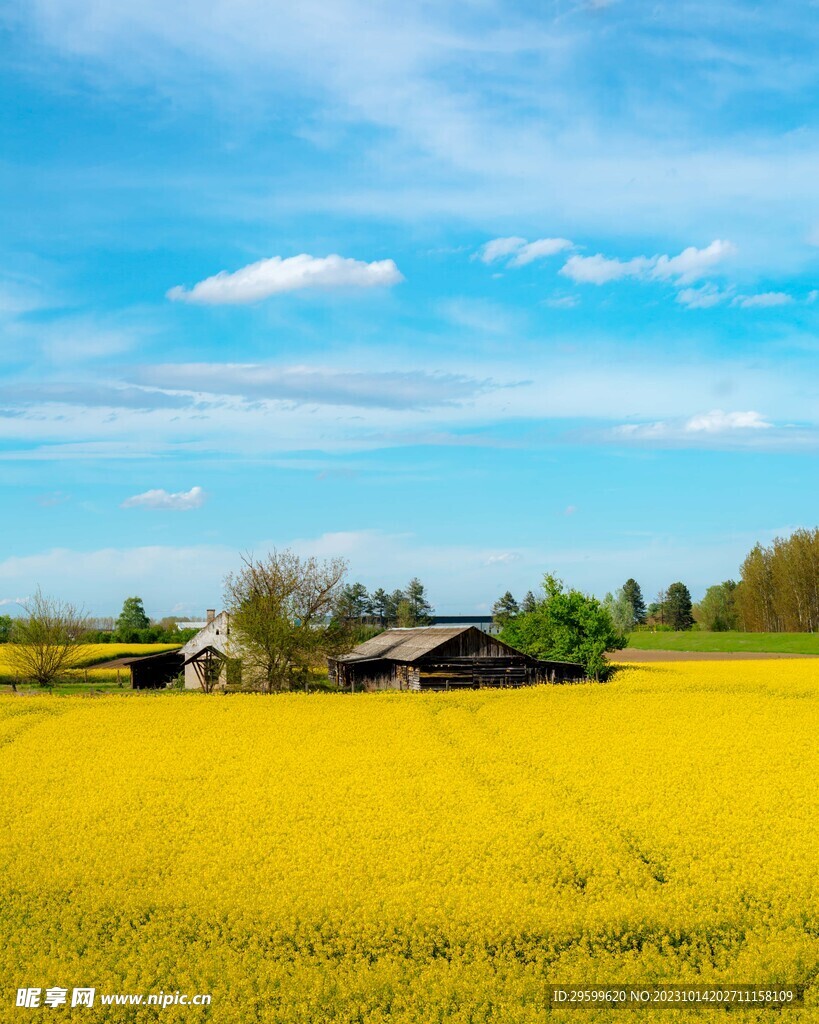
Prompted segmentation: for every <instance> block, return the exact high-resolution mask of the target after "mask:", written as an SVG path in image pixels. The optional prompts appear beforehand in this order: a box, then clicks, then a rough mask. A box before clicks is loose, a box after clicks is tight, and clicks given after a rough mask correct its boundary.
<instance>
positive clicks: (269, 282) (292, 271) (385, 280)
mask: <svg viewBox="0 0 819 1024" xmlns="http://www.w3.org/2000/svg"><path fill="white" fill-rule="evenodd" d="M403 280H404V278H403V276H402V274H401V272H400V271H399V269H398V267H397V266H396V265H395V262H394V260H376V261H375V262H373V263H365V262H364V261H363V260H355V259H345V258H344V257H343V256H337V255H332V256H322V257H317V256H308V255H307V253H302V254H301V255H300V256H289V257H288V258H286V259H283V258H282V257H281V256H273V257H271V258H270V259H266V260H259V261H258V262H257V263H251V264H249V265H248V266H246V267H242V268H241V270H236V271H234V272H233V273H230V272H229V271H227V270H222V271H220V272H219V273H218V274H214V275H213V277H208V278H205V280H204V281H200V282H199V283H198V284H195V285H194V286H193V287H192V288H190V289H188V288H185V287H183V286H182V285H176V286H175V287H173V288H171V289H170V290H169V291H168V293H167V295H168V298H169V299H171V300H172V301H174V302H192V303H200V304H202V305H236V304H243V303H247V302H259V301H260V300H262V299H267V298H270V296H271V295H279V294H281V293H283V292H294V291H302V290H304V289H306V288H319V289H331V288H383V287H389V286H390V285H394V284H398V283H399V282H400V281H403Z"/></svg>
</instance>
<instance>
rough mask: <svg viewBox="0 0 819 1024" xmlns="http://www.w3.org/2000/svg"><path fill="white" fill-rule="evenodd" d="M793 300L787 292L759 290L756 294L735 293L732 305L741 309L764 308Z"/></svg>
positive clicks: (782, 304) (788, 304)
mask: <svg viewBox="0 0 819 1024" xmlns="http://www.w3.org/2000/svg"><path fill="white" fill-rule="evenodd" d="M793 301H794V298H793V296H792V295H789V294H788V293H787V292H760V293H759V294H758V295H737V297H736V298H735V299H734V301H733V303H732V304H733V305H734V306H741V307H742V308H743V309H766V308H769V307H771V306H790V305H791V304H792V303H793Z"/></svg>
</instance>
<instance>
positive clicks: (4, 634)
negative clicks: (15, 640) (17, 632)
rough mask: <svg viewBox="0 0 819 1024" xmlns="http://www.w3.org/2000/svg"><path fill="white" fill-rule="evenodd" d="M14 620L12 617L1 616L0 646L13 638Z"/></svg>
mask: <svg viewBox="0 0 819 1024" xmlns="http://www.w3.org/2000/svg"><path fill="white" fill-rule="evenodd" d="M13 622H14V619H12V617H11V616H10V615H0V644H5V643H7V642H8V641H9V639H10V638H11V627H12V623H13Z"/></svg>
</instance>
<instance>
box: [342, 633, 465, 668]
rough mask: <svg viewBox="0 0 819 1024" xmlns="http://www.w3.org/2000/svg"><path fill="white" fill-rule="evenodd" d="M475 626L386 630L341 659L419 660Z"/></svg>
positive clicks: (351, 660) (349, 660)
mask: <svg viewBox="0 0 819 1024" xmlns="http://www.w3.org/2000/svg"><path fill="white" fill-rule="evenodd" d="M474 628H475V627H474V626H452V627H444V628H441V627H440V626H420V627H416V628H415V629H386V630H384V632H383V633H379V634H378V636H374V637H372V639H370V640H365V641H364V643H363V644H359V645H358V647H355V648H353V650H352V651H350V653H349V654H344V655H342V656H341V657H340V658H339V659H338V660H339V661H346V662H354V661H374V660H377V659H379V658H387V659H389V660H390V661H415V660H416V659H417V658H422V657H423V656H424V655H425V654H429V652H430V651H434V650H435V648H436V647H441V646H442V645H443V644H445V643H446V642H447V641H448V640H452V638H453V637H456V636H460V635H461V633H468V632H469V630H470V629H474Z"/></svg>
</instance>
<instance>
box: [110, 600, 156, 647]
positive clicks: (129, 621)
mask: <svg viewBox="0 0 819 1024" xmlns="http://www.w3.org/2000/svg"><path fill="white" fill-rule="evenodd" d="M150 625H151V620H150V619H149V618H148V616H147V615H146V614H145V609H144V608H143V606H142V598H141V597H126V598H125V600H124V601H123V603H122V611H121V612H120V613H119V618H118V619H117V622H116V633H117V636H118V637H119V638H120V640H124V641H126V642H131V641H133V640H135V639H137V637H136V634H137V633H139V631H140V630H141V629H148V627H149V626H150Z"/></svg>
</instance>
